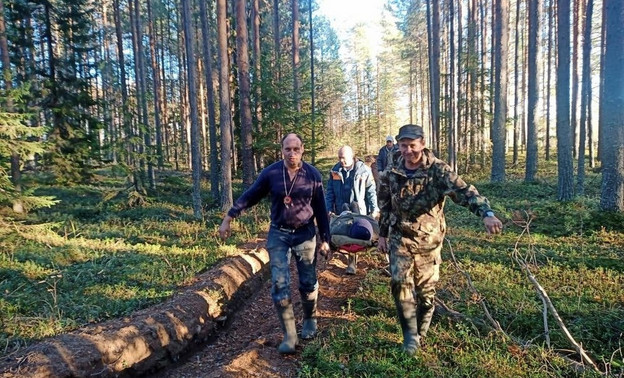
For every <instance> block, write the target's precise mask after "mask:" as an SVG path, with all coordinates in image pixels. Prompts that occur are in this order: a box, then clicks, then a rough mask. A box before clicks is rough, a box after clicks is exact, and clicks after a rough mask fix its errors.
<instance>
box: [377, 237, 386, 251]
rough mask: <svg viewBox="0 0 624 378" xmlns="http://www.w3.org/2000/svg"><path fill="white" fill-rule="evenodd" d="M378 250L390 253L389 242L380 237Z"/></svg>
mask: <svg viewBox="0 0 624 378" xmlns="http://www.w3.org/2000/svg"><path fill="white" fill-rule="evenodd" d="M377 249H378V250H379V252H382V253H388V241H387V239H386V238H384V237H381V236H380V237H379V241H378V242H377Z"/></svg>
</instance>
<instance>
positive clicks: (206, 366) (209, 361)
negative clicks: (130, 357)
mask: <svg viewBox="0 0 624 378" xmlns="http://www.w3.org/2000/svg"><path fill="white" fill-rule="evenodd" d="M246 247H248V246H246ZM249 247H251V246H249ZM345 264H346V256H344V255H341V254H338V253H336V254H334V257H333V259H332V260H330V261H329V262H325V261H324V259H323V258H322V257H321V258H320V261H319V266H318V267H317V270H318V279H319V285H320V296H319V304H318V310H319V313H318V323H319V332H320V333H322V332H323V331H324V329H325V328H326V326H327V325H328V324H330V323H333V322H336V321H348V320H350V319H351V318H352V315H349V314H345V313H344V311H343V308H344V306H345V303H346V301H347V299H348V298H349V297H350V296H352V295H353V294H354V293H356V292H357V290H358V288H359V287H360V283H361V281H362V278H363V277H364V276H365V275H366V272H367V271H368V270H369V269H375V268H376V266H375V264H376V261H375V260H374V259H373V258H370V257H367V256H366V255H362V256H361V257H360V261H359V262H358V271H357V274H356V275H355V276H348V275H346V274H345V273H344V270H345V267H346V265H345ZM291 277H292V278H294V279H291V282H292V285H291V294H292V298H293V303H294V306H295V314H296V316H297V319H298V320H297V329H298V330H299V331H301V317H302V315H301V299H300V296H299V291H298V288H297V283H298V280H297V278H296V277H297V275H296V268H295V267H294V263H292V264H291ZM270 286H271V285H270V282H267V283H266V284H265V285H264V287H263V288H262V289H261V290H259V291H258V293H257V294H256V295H255V296H254V297H253V298H252V299H251V300H249V301H248V303H246V304H244V305H243V306H242V307H241V308H240V310H239V311H238V312H237V313H236V314H235V315H234V318H233V319H232V320H231V323H230V324H229V326H227V327H226V328H224V329H223V330H221V331H220V333H219V335H218V336H217V337H216V339H215V340H212V341H211V342H208V343H206V344H205V345H204V346H201V347H199V348H198V349H197V350H195V351H194V352H193V353H191V354H189V355H187V356H185V357H184V358H183V359H182V360H181V361H179V362H177V363H176V364H175V365H173V366H170V367H168V368H167V369H166V370H163V371H161V372H159V373H158V374H155V375H151V376H153V377H158V378H165V377H188V378H190V377H215V378H216V377H295V376H296V375H297V371H298V369H299V366H300V360H301V350H302V347H301V346H299V347H298V348H297V353H296V354H294V355H291V356H281V355H280V354H279V353H278V352H277V346H278V345H279V343H280V342H281V339H282V333H281V330H280V326H279V321H278V319H277V315H276V313H275V308H274V307H273V302H272V300H271V294H270ZM301 342H302V343H305V341H301ZM303 345H305V344H303Z"/></svg>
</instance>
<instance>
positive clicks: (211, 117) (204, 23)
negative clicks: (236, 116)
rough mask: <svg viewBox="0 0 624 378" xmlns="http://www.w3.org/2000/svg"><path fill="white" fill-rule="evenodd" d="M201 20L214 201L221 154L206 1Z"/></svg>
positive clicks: (217, 188)
mask: <svg viewBox="0 0 624 378" xmlns="http://www.w3.org/2000/svg"><path fill="white" fill-rule="evenodd" d="M199 9H200V13H201V14H200V20H201V29H202V36H203V39H202V50H203V55H204V56H203V58H204V74H205V76H206V77H205V81H206V91H207V95H206V107H207V108H208V128H209V130H210V195H211V197H212V199H213V200H214V201H217V200H218V199H219V198H220V195H219V181H220V179H219V176H220V174H219V155H218V152H219V150H218V148H217V125H216V112H215V94H214V87H213V81H212V46H211V38H210V25H209V22H208V21H209V20H210V15H209V14H208V11H207V9H206V2H205V1H200V2H199Z"/></svg>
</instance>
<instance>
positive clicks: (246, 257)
mask: <svg viewBox="0 0 624 378" xmlns="http://www.w3.org/2000/svg"><path fill="white" fill-rule="evenodd" d="M268 261H269V255H268V253H267V251H266V250H265V249H259V250H253V251H251V252H248V253H245V254H242V255H238V256H235V257H230V258H227V259H225V260H224V261H222V262H221V263H219V264H218V265H217V266H216V267H215V268H213V269H210V270H209V271H207V272H206V273H203V274H201V275H199V276H197V277H196V282H195V283H193V284H192V285H191V286H189V287H186V288H184V289H183V290H181V291H180V292H178V293H177V294H175V295H174V296H173V297H172V298H171V299H170V300H169V301H167V302H166V303H161V304H158V305H155V306H152V307H150V308H147V309H143V310H140V311H137V312H135V313H134V314H132V315H131V316H128V317H125V318H123V319H114V320H110V321H106V322H103V323H99V324H93V325H88V326H85V327H83V328H80V329H78V330H76V331H73V332H70V333H67V334H63V335H59V336H55V337H52V338H49V339H45V340H43V341H41V342H38V343H36V344H33V345H31V346H28V347H26V348H24V349H21V350H19V351H17V352H16V353H14V354H11V355H9V356H6V357H4V358H3V360H2V361H0V377H3V378H9V377H25V376H27V377H85V376H96V377H110V376H135V375H141V374H145V373H148V372H150V371H155V370H157V369H160V368H162V367H164V366H167V365H168V364H170V363H172V362H174V361H175V360H176V359H177V358H178V357H179V356H180V355H182V354H183V353H184V352H186V351H188V350H190V349H191V348H192V347H193V346H195V345H197V344H198V343H202V342H205V341H206V340H207V339H208V338H210V337H212V336H214V335H215V334H216V332H217V330H218V329H219V328H220V327H221V326H223V325H224V324H225V323H226V319H227V317H228V316H229V315H231V314H232V313H234V311H236V309H237V308H238V307H239V305H240V304H241V303H243V302H244V300H246V299H247V298H249V297H250V296H251V295H252V294H254V293H255V292H256V291H257V290H258V289H259V288H261V287H262V284H263V283H264V282H265V281H266V280H267V279H268V276H269V274H270V270H269V265H268Z"/></svg>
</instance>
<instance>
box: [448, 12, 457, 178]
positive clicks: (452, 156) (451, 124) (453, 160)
mask: <svg viewBox="0 0 624 378" xmlns="http://www.w3.org/2000/svg"><path fill="white" fill-rule="evenodd" d="M448 7H449V8H448V9H449V17H448V19H449V65H450V67H449V68H450V70H449V76H448V80H449V93H448V125H447V138H448V140H447V147H448V149H447V151H448V161H447V162H448V164H449V165H450V166H451V169H453V171H457V140H456V137H455V133H456V130H455V124H456V122H455V120H456V109H455V80H456V78H455V6H454V0H451V1H449V3H448Z"/></svg>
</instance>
